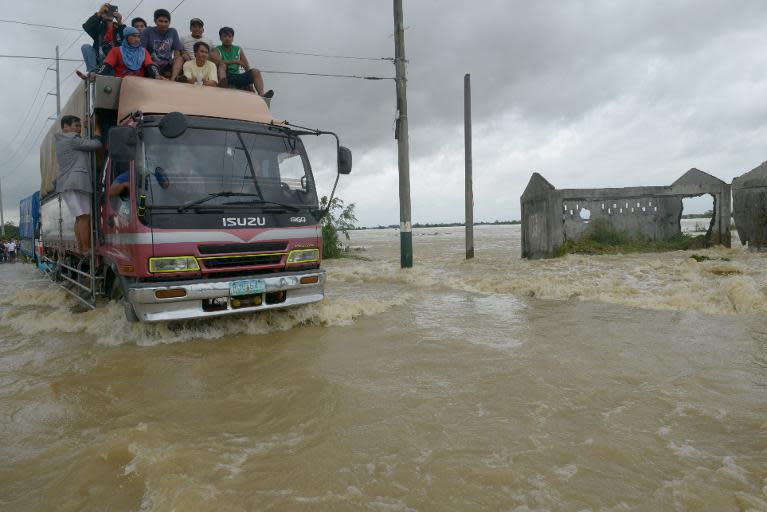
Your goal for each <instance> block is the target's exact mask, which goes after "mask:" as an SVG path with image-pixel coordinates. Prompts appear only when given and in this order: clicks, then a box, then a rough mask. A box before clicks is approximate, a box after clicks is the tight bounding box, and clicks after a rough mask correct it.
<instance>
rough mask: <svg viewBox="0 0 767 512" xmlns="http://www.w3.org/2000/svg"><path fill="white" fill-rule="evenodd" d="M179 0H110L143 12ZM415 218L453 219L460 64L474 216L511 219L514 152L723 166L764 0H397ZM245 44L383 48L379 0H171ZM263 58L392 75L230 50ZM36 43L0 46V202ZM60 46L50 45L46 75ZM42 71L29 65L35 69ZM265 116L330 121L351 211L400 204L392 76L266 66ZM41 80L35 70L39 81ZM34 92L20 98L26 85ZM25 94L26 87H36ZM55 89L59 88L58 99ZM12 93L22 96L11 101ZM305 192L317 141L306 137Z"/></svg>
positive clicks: (668, 174)
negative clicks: (470, 127) (229, 29)
mask: <svg viewBox="0 0 767 512" xmlns="http://www.w3.org/2000/svg"><path fill="white" fill-rule="evenodd" d="M178 1H179V0H172V1H171V2H161V1H157V0H144V1H142V2H139V1H138V0H119V2H116V3H117V5H118V6H119V8H120V11H121V12H122V13H123V14H127V13H128V12H130V11H131V10H133V9H134V8H135V7H136V5H137V4H138V8H137V9H136V11H135V12H134V13H133V15H132V16H131V17H133V16H136V15H138V16H141V17H144V18H146V19H147V20H151V18H152V12H153V11H154V9H156V8H158V7H165V8H168V9H172V8H173V7H174V6H175V5H176V4H177V3H178ZM99 4H100V2H96V1H94V0H60V1H56V2H53V1H48V0H45V1H40V2H13V3H11V2H4V9H3V14H2V17H3V19H11V20H21V21H30V22H37V23H45V24H52V25H59V26H64V27H79V26H80V24H81V23H82V22H83V21H84V20H85V19H86V18H87V17H88V16H89V15H90V14H92V13H93V12H94V11H95V10H96V9H97V7H98V5H99ZM404 11H405V25H406V27H407V31H406V35H405V40H406V51H407V58H408V60H409V62H410V63H409V67H408V78H409V82H408V87H409V89H408V95H409V114H410V150H411V167H410V170H411V180H412V185H411V186H412V202H413V221H414V222H439V221H460V220H462V218H463V75H464V74H465V73H471V76H472V89H473V109H474V174H475V203H476V208H475V218H476V219H477V220H489V221H492V220H494V219H517V218H519V196H520V194H521V192H522V190H523V189H524V187H525V185H526V184H527V181H528V179H529V177H530V173H531V172H532V171H538V172H540V173H542V174H543V175H544V176H545V177H546V178H547V179H549V181H550V182H551V183H552V184H554V185H555V186H557V187H561V188H577V187H597V186H610V187H617V186H628V185H663V184H670V183H671V182H673V181H674V180H675V179H676V178H677V177H678V176H679V175H681V174H682V173H683V172H684V171H686V170H687V169H689V168H691V167H697V168H699V169H701V170H704V171H706V172H709V173H711V174H714V175H715V176H718V177H720V178H722V179H724V180H726V181H730V180H731V179H732V178H733V177H735V176H737V175H739V174H741V173H743V172H745V171H747V170H750V169H752V168H754V167H756V166H757V165H758V164H760V163H761V162H762V161H764V160H767V146H766V145H765V141H767V101H765V98H767V51H765V48H767V31H765V30H764V27H765V26H767V2H764V1H762V0H752V1H746V0H721V1H713V0H709V1H707V0H694V1H693V0H689V1H687V0H672V1H668V0H665V1H655V0H642V1H641V2H636V1H628V0H626V1H617V0H616V1H608V0H589V1H585V0H583V1H578V0H567V1H565V0H539V1H529V0H497V1H490V0H487V1H482V0H480V1H477V2H465V1H463V2H458V1H452V0H449V1H446V0H440V1H436V0H404ZM192 17H200V18H202V19H203V20H204V21H205V22H206V30H207V32H208V34H209V35H211V36H212V37H214V38H215V37H216V35H217V32H218V30H217V29H218V28H219V27H220V26H222V25H230V26H233V27H234V28H235V30H236V36H235V43H236V44H240V45H242V46H244V47H246V48H252V49H267V50H293V51H299V52H309V53H323V54H334V55H349V56H364V57H391V56H392V55H393V53H394V40H393V37H392V32H393V16H392V2H391V1H388V0H378V1H375V2H374V1H372V0H322V1H318V0H282V1H280V2H262V1H253V0H248V1H245V0H240V1H235V0H217V1H216V2H215V6H213V4H211V3H210V2H207V1H202V0H185V1H184V2H183V3H182V4H181V5H180V6H179V7H178V8H177V10H176V11H175V12H174V14H173V20H172V25H173V26H176V27H177V28H178V29H179V31H180V32H181V33H184V32H186V31H187V29H188V22H189V19H190V18H192ZM0 25H1V26H2V28H3V30H2V32H1V33H0V53H3V54H8V53H10V54H19V55H45V56H51V55H53V53H54V47H55V46H56V44H59V45H61V47H62V50H63V49H65V48H69V49H68V50H67V51H66V52H64V54H63V57H65V58H70V59H78V58H80V57H81V54H80V49H79V48H80V45H82V44H83V43H85V42H89V38H88V36H87V35H84V36H82V37H80V38H79V39H77V38H78V36H80V33H78V32H75V31H62V30H53V29H45V28H32V27H26V26H20V25H12V24H6V23H0ZM247 55H248V56H249V59H250V62H251V64H252V65H254V66H257V67H259V68H261V69H263V70H276V71H280V70H282V71H301V72H313V73H317V72H319V73H340V74H354V75H376V76H382V77H391V76H394V69H393V65H392V64H391V63H390V62H388V61H385V60H381V61H376V60H371V61H366V60H352V59H328V58H317V57H306V56H298V55H285V54H275V53H267V52H259V51H255V50H248V51H247ZM50 64H51V63H50V62H46V61H40V60H29V61H24V60H18V59H13V60H11V59H3V58H0V72H1V74H2V76H3V77H5V79H4V80H3V83H2V85H0V90H1V91H2V94H0V108H1V109H2V113H3V115H2V119H3V123H2V124H0V140H1V141H2V142H0V146H3V149H2V153H1V154H0V160H1V161H2V163H0V178H1V179H2V189H3V204H4V211H5V216H6V219H8V218H12V219H15V218H18V201H19V199H20V198H22V197H24V196H27V195H29V194H31V193H32V192H33V191H34V190H35V189H36V188H37V187H38V186H39V167H38V165H39V164H38V134H40V133H41V130H44V128H43V126H44V125H45V126H47V124H45V123H48V124H50V121H46V120H45V119H46V117H48V116H50V115H53V114H55V99H54V98H53V97H52V96H46V93H47V92H48V91H50V90H52V89H53V88H54V87H55V77H54V74H53V73H52V72H47V73H45V68H46V67H47V66H48V65H50ZM76 66H77V63H76V62H64V63H62V91H63V93H64V95H65V96H68V95H69V93H70V92H71V90H72V88H73V87H74V85H75V82H76V79H75V78H73V77H72V70H73V69H74V68H75V67H76ZM44 73H45V75H43V74H44ZM265 78H266V81H267V86H268V87H269V88H273V89H274V90H275V91H276V97H275V100H274V103H273V108H272V110H273V112H274V114H275V116H276V117H281V118H286V119H288V120H290V121H291V122H294V123H297V124H303V125H306V126H315V127H320V128H323V129H330V130H335V131H337V132H338V134H339V135H340V137H341V139H342V141H343V143H344V144H345V145H347V146H348V147H349V148H351V149H352V151H353V152H354V171H353V173H352V174H351V175H350V176H348V177H342V179H341V183H340V186H339V194H340V196H341V197H342V198H343V199H344V200H345V201H347V202H354V203H355V204H356V205H357V213H358V217H359V220H360V223H361V224H362V225H367V226H374V225H378V224H396V223H398V222H399V206H398V205H399V200H398V174H397V145H396V141H395V140H394V132H393V128H394V115H395V90H394V83H393V82H392V81H391V80H384V81H363V80H355V79H339V78H334V79H329V78H315V77H306V76H304V77H301V76H288V75H277V74H265ZM41 80H42V86H41ZM38 86H41V88H40V94H39V95H38V96H37V99H35V98H36V97H35V93H36V91H37V90H38ZM43 100H44V103H42V101H43ZM63 103H64V101H62V104H63ZM30 109H31V110H30ZM309 149H310V150H311V151H312V152H311V153H310V158H311V159H312V161H313V165H314V168H315V172H316V173H317V177H318V182H319V184H320V186H321V188H322V191H327V190H328V189H329V187H330V186H331V185H332V179H333V173H334V168H333V164H332V158H331V152H330V151H329V143H328V142H327V141H326V142H325V143H324V144H323V143H322V141H317V142H316V143H312V144H310V147H309Z"/></svg>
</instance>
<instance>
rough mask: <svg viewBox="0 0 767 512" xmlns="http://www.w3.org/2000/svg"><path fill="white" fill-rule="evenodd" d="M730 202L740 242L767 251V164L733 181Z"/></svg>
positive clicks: (751, 247) (750, 247)
mask: <svg viewBox="0 0 767 512" xmlns="http://www.w3.org/2000/svg"><path fill="white" fill-rule="evenodd" d="M732 200H733V204H734V208H733V217H734V218H735V227H736V228H737V230H738V236H739V237H740V241H741V242H742V243H743V244H748V248H749V249H754V250H758V251H764V250H767V162H764V163H762V165H760V166H759V167H757V168H756V169H753V170H751V171H749V172H747V173H746V174H744V175H742V176H739V177H738V178H735V179H734V180H733V182H732Z"/></svg>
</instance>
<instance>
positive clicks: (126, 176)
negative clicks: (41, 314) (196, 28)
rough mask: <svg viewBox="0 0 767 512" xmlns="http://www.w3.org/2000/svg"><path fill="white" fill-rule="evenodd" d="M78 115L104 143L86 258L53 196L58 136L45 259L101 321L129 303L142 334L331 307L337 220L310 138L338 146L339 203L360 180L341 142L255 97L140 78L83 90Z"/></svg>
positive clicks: (47, 167)
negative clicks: (328, 250)
mask: <svg viewBox="0 0 767 512" xmlns="http://www.w3.org/2000/svg"><path fill="white" fill-rule="evenodd" d="M67 114H71V115H77V116H78V117H80V118H81V119H82V120H83V126H84V132H85V133H83V136H89V137H93V136H100V137H101V138H102V140H104V142H105V144H104V150H103V152H97V153H94V154H93V156H92V158H91V162H92V169H91V170H92V176H93V184H94V187H93V188H94V191H95V192H94V194H93V201H92V203H93V204H92V209H91V224H92V229H91V246H92V249H91V251H90V252H87V253H83V252H81V251H79V250H78V246H77V243H76V242H75V234H74V220H75V219H74V218H73V216H72V214H71V213H70V212H69V211H68V208H67V205H66V202H65V201H63V200H62V198H61V196H60V194H58V193H56V192H55V178H56V174H57V172H58V167H57V165H56V161H55V143H54V136H53V135H54V133H55V132H56V131H58V130H59V125H58V123H57V124H56V125H54V126H53V127H52V128H51V130H50V131H49V133H48V134H47V136H46V137H45V139H44V140H43V142H42V146H41V158H40V162H41V178H42V180H41V189H40V198H41V199H40V201H41V225H42V229H41V237H40V238H41V243H42V248H41V252H42V259H43V261H44V263H45V264H46V265H45V268H46V269H47V272H48V273H49V275H50V277H51V278H52V279H53V280H54V281H57V282H59V283H60V284H61V285H62V287H63V288H64V289H65V290H66V291H67V292H68V293H70V294H71V295H73V296H75V297H76V298H77V299H78V300H80V301H81V302H83V303H84V304H85V305H87V306H89V307H95V306H96V303H97V301H99V298H106V299H110V300H114V301H119V302H121V303H122V305H123V307H124V310H125V315H126V317H127V318H128V319H129V320H132V321H143V322H157V321H171V320H184V319H193V318H203V317H214V316H220V315H229V314H235V313H240V314H241V313H256V312H259V311H264V310H267V309H274V308H285V307H292V306H299V305H303V304H308V303H312V302H316V301H320V300H322V298H323V297H324V284H325V273H324V270H323V269H322V268H321V266H320V265H321V257H322V230H321V225H320V221H321V218H322V216H323V215H324V214H325V213H326V212H325V211H323V210H322V209H320V206H319V203H318V200H317V190H316V187H315V181H314V175H313V174H312V168H311V165H310V162H309V158H308V156H307V154H306V151H305V149H304V144H303V143H302V137H307V136H320V135H329V136H331V137H333V138H334V144H335V149H336V151H337V157H338V159H337V164H338V174H337V175H336V178H335V184H334V185H333V192H335V187H336V185H337V184H338V177H339V175H340V174H348V173H349V172H351V152H350V151H349V150H348V149H346V148H344V147H342V146H341V145H340V144H339V141H338V137H337V136H336V135H335V134H333V133H332V132H325V131H320V130H311V129H307V128H301V127H298V126H295V125H292V124H290V123H288V122H287V121H280V120H277V119H274V118H273V117H272V114H271V113H270V110H269V106H268V105H267V103H266V102H265V100H264V99H263V98H261V97H259V96H257V95H255V94H253V93H250V92H246V91H239V90H234V89H224V88H216V87H198V86H195V85H189V84H180V83H175V82H170V81H161V80H152V79H148V78H140V77H127V78H123V79H119V78H114V77H103V76H99V77H97V78H96V80H95V81H94V82H91V83H88V82H85V81H84V82H83V83H82V84H80V85H79V86H78V88H77V90H76V91H75V92H74V94H73V95H72V97H71V98H70V100H69V101H68V103H67V105H66V106H65V107H64V109H63V110H62V112H61V115H62V116H63V115H67ZM126 183H127V186H125V184H126ZM121 184H122V185H123V186H115V185H121ZM331 196H332V194H331Z"/></svg>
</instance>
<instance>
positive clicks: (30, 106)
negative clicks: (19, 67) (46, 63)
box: [0, 68, 50, 154]
mask: <svg viewBox="0 0 767 512" xmlns="http://www.w3.org/2000/svg"><path fill="white" fill-rule="evenodd" d="M48 71H50V69H48V68H45V70H43V76H42V77H40V85H38V86H37V91H36V92H35V96H34V98H33V99H32V103H30V105H29V108H28V109H27V115H26V116H25V117H24V120H23V121H22V122H21V124H19V125H18V126H17V128H16V135H14V136H13V138H11V140H10V141H8V144H6V147H5V149H4V150H3V151H2V153H0V154H6V153H7V152H8V150H9V149H10V148H11V146H12V145H13V143H14V142H15V141H16V139H17V138H18V137H19V135H21V133H22V130H23V128H24V125H26V124H27V121H28V120H29V116H30V114H32V110H33V109H34V108H35V103H37V98H38V97H39V96H40V91H41V90H42V89H43V84H45V76H46V75H47V74H48Z"/></svg>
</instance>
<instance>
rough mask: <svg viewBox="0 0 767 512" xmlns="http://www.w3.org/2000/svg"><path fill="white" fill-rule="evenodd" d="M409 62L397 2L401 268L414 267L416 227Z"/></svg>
mask: <svg viewBox="0 0 767 512" xmlns="http://www.w3.org/2000/svg"><path fill="white" fill-rule="evenodd" d="M406 65H407V61H406V60H405V27H404V25H403V23H402V0H394V66H395V69H396V77H397V78H396V83H397V129H396V130H395V138H396V139H397V164H398V167H399V242H400V266H401V267H402V268H411V267H412V266H413V226H412V223H411V218H410V143H409V141H408V128H407V70H406Z"/></svg>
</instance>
